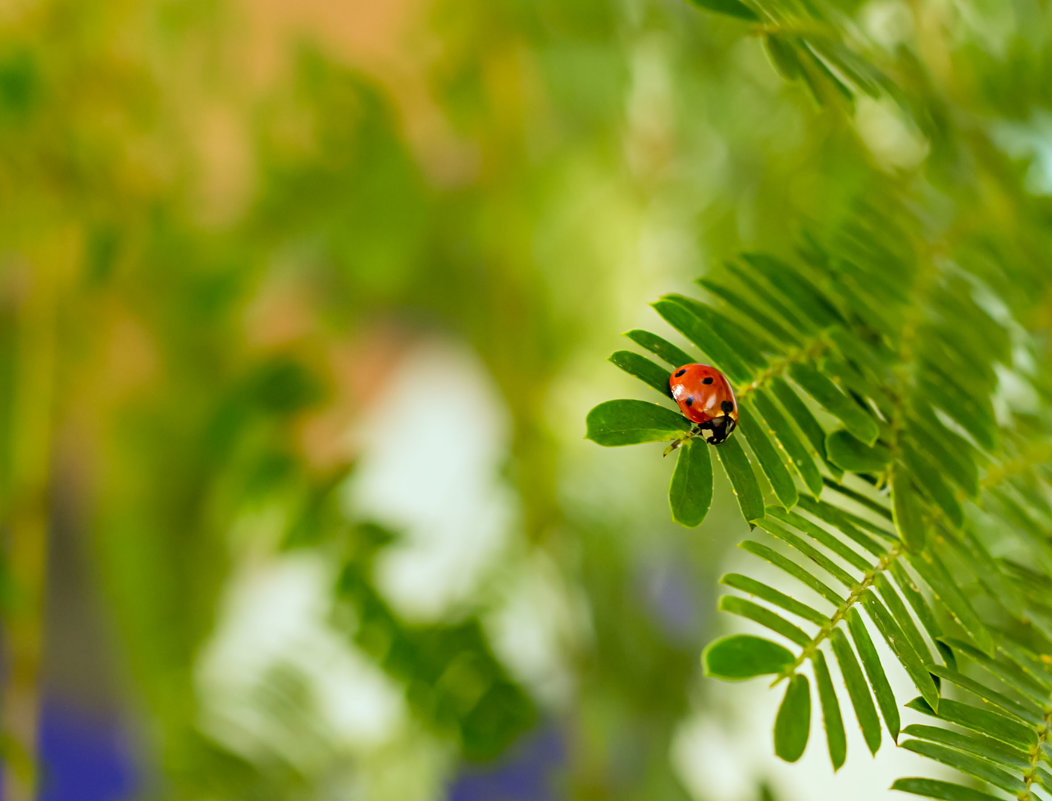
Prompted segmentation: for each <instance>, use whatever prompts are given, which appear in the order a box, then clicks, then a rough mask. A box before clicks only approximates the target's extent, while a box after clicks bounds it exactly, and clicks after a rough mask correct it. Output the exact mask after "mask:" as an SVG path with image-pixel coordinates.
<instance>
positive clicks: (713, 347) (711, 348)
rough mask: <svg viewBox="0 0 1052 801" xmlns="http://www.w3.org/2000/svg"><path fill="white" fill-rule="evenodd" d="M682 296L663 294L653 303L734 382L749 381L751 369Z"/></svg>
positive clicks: (656, 308) (668, 320)
mask: <svg viewBox="0 0 1052 801" xmlns="http://www.w3.org/2000/svg"><path fill="white" fill-rule="evenodd" d="M685 300H686V299H685V298H683V297H682V296H680V295H666V296H665V297H663V298H662V299H661V300H659V301H658V302H657V303H654V304H653V306H654V309H655V310H656V311H657V313H658V314H660V315H661V316H662V317H663V318H664V320H665V321H666V322H667V323H668V324H669V325H671V326H672V327H673V328H675V329H676V330H677V331H679V332H680V333H681V334H683V336H685V337H686V338H687V339H689V340H690V341H691V342H693V343H694V344H695V345H696V346H697V347H698V349H699V350H701V352H702V353H704V354H706V356H707V357H708V359H709V360H710V361H711V364H712V365H714V366H715V367H717V368H718V369H720V370H722V371H723V372H724V373H726V374H727V377H728V378H729V379H730V380H731V381H732V382H733V383H735V384H743V383H745V382H746V381H748V380H749V379H750V376H751V371H750V370H749V369H748V368H747V367H746V366H745V364H744V363H743V362H742V360H741V359H740V358H738V354H736V353H735V352H734V350H733V349H732V348H731V347H730V345H728V344H727V343H726V342H724V341H723V340H722V339H720V338H719V337H718V336H717V335H716V333H715V332H714V331H713V330H712V329H711V328H709V326H707V325H706V324H705V322H704V321H703V320H702V319H701V318H700V317H698V316H697V315H696V314H695V313H694V312H693V311H692V310H691V309H690V306H689V304H688V303H686V302H685Z"/></svg>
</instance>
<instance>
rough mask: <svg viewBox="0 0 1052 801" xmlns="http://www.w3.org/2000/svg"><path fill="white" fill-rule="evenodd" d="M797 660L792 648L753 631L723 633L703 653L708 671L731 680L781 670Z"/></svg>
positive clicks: (702, 657)
mask: <svg viewBox="0 0 1052 801" xmlns="http://www.w3.org/2000/svg"><path fill="white" fill-rule="evenodd" d="M794 661H796V657H794V656H793V654H792V652H791V651H789V649H787V648H784V647H783V646H781V645H778V643H774V642H771V641H770V640H765V639H763V638H762V637H754V636H753V635H751V634H734V635H732V636H730V637H723V638H722V639H719V640H716V641H715V642H712V643H710V644H709V645H708V647H706V648H705V650H704V651H703V652H702V654H701V662H702V665H703V666H704V668H705V675H706V676H713V677H715V678H717V679H725V680H727V681H740V680H742V679H751V678H753V677H754V676H763V675H765V674H772V673H781V672H782V671H784V670H785V669H786V668H788V667H789V666H790V665H792V664H793V662H794Z"/></svg>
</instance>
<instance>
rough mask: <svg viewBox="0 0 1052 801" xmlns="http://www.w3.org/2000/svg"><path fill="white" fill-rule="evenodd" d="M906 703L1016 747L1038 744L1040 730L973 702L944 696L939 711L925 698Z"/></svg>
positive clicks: (923, 711)
mask: <svg viewBox="0 0 1052 801" xmlns="http://www.w3.org/2000/svg"><path fill="white" fill-rule="evenodd" d="M906 706H908V707H909V708H910V709H914V710H916V711H917V712H920V713H922V714H925V715H931V716H932V717H937V718H939V719H940V720H945V721H946V722H948V723H956V724H957V725H958V726H963V727H964V728H966V729H971V730H972V731H975V732H979V733H980V734H985V735H987V736H988V737H993V738H994V739H996V740H1000V741H1001V742H1002V743H1006V744H1008V745H1010V746H1013V747H1014V748H1022V749H1024V750H1029V749H1030V748H1031V747H1032V746H1033V745H1034V744H1036V743H1037V732H1035V731H1034V729H1032V728H1030V727H1029V726H1026V725H1024V724H1022V723H1019V722H1018V721H1016V720H1013V719H1011V718H1007V717H1005V716H1004V715H1000V714H998V713H996V712H991V711H989V710H986V709H980V708H979V707H977V706H972V705H971V704H962V703H960V702H959V701H951V700H949V699H948V698H943V699H942V700H941V701H940V702H939V711H938V713H937V714H936V713H935V712H932V709H931V705H930V704H929V703H927V702H926V701H925V700H924V699H923V698H914V699H913V700H912V701H910V702H909V703H908V704H906Z"/></svg>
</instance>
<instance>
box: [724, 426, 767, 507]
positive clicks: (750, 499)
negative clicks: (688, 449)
mask: <svg viewBox="0 0 1052 801" xmlns="http://www.w3.org/2000/svg"><path fill="white" fill-rule="evenodd" d="M714 447H715V449H716V455H717V456H719V458H720V463H721V464H722V465H723V470H724V472H726V473H727V478H729V479H730V482H731V486H732V487H733V488H734V496H735V497H736V498H737V499H738V506H740V507H741V510H742V516H743V517H744V518H745V519H746V521H748V522H752V521H753V520H758V519H760V518H761V517H763V512H764V504H763V493H762V492H761V491H760V484H759V482H758V481H757V480H756V474H755V473H754V472H753V470H752V463H751V462H750V461H749V457H748V456H746V455H745V451H744V450H743V449H742V446H741V444H740V443H739V442H738V441H737V440H736V439H735V438H734V437H733V436H732V437H731V438H730V439H727V440H725V441H724V442H722V443H720V444H719V445H716V446H714Z"/></svg>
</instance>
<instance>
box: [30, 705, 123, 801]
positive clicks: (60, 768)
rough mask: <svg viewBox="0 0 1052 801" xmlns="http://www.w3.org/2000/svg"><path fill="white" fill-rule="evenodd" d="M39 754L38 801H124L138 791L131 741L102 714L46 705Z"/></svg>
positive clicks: (116, 724) (115, 723)
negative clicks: (41, 766)
mask: <svg viewBox="0 0 1052 801" xmlns="http://www.w3.org/2000/svg"><path fill="white" fill-rule="evenodd" d="M40 754H41V758H42V762H43V769H42V771H41V777H40V780H41V781H40V795H39V799H40V801H123V799H127V798H131V797H132V796H133V795H134V794H135V793H136V791H137V790H138V789H139V788H140V773H139V769H138V766H137V764H136V760H135V756H136V755H135V751H134V749H133V748H132V741H131V737H130V736H129V734H128V732H127V731H126V730H124V729H123V728H122V727H121V725H120V723H119V722H118V721H116V720H114V719H111V718H107V717H105V716H103V715H102V714H101V713H89V712H86V711H83V710H78V709H76V708H75V707H72V706H70V705H68V704H59V703H56V702H53V701H47V702H45V704H44V711H43V718H42V721H41V734H40Z"/></svg>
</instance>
